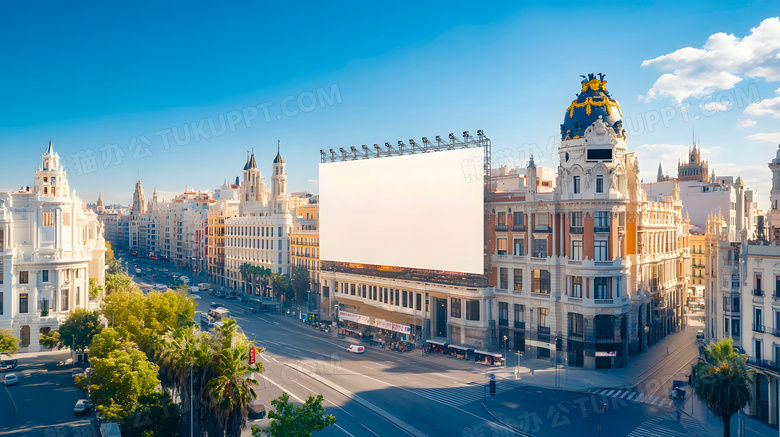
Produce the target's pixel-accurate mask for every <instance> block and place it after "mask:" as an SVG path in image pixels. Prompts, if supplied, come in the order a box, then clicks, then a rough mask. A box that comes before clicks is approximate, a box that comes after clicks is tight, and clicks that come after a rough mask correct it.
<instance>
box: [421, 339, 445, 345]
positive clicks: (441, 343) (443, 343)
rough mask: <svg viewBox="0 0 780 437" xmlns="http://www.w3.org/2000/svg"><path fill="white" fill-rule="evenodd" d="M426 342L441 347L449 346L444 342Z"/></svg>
mask: <svg viewBox="0 0 780 437" xmlns="http://www.w3.org/2000/svg"><path fill="white" fill-rule="evenodd" d="M425 342H426V343H430V344H436V345H439V346H447V343H445V342H442V341H436V340H425Z"/></svg>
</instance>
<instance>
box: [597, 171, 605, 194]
mask: <svg viewBox="0 0 780 437" xmlns="http://www.w3.org/2000/svg"><path fill="white" fill-rule="evenodd" d="M596 192H597V193H603V192H604V176H601V175H599V176H596Z"/></svg>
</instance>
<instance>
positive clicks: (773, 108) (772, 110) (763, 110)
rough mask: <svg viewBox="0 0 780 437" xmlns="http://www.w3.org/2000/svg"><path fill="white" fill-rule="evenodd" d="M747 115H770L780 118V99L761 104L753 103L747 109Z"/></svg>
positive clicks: (763, 101)
mask: <svg viewBox="0 0 780 437" xmlns="http://www.w3.org/2000/svg"><path fill="white" fill-rule="evenodd" d="M744 113H745V114H746V115H752V116H756V117H760V116H762V115H769V116H771V117H774V118H780V97H774V98H771V99H764V100H761V101H760V102H755V103H751V104H749V105H748V106H747V108H745V112H744Z"/></svg>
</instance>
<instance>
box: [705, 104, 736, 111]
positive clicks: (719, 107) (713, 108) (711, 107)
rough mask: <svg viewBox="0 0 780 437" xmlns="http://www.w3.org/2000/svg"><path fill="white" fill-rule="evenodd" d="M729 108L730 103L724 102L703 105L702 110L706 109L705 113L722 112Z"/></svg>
mask: <svg viewBox="0 0 780 437" xmlns="http://www.w3.org/2000/svg"><path fill="white" fill-rule="evenodd" d="M729 106H731V102H725V103H719V102H709V103H705V104H704V109H706V110H707V111H715V112H723V111H725V110H727V109H729Z"/></svg>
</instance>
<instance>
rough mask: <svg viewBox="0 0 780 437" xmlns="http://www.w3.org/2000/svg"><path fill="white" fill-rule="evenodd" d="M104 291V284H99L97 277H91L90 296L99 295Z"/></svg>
mask: <svg viewBox="0 0 780 437" xmlns="http://www.w3.org/2000/svg"><path fill="white" fill-rule="evenodd" d="M101 291H103V286H102V285H98V283H97V278H89V297H98V296H99V295H100V292H101Z"/></svg>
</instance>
